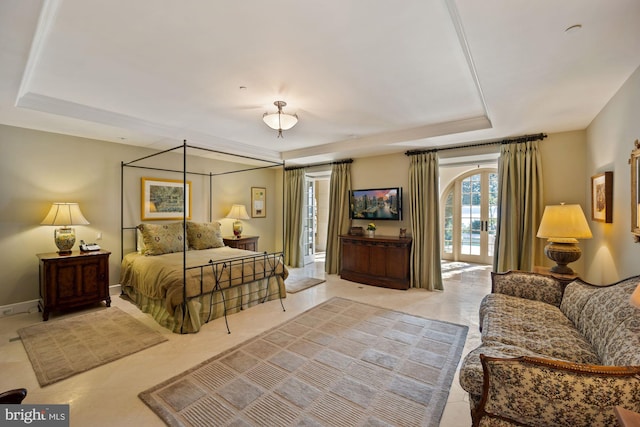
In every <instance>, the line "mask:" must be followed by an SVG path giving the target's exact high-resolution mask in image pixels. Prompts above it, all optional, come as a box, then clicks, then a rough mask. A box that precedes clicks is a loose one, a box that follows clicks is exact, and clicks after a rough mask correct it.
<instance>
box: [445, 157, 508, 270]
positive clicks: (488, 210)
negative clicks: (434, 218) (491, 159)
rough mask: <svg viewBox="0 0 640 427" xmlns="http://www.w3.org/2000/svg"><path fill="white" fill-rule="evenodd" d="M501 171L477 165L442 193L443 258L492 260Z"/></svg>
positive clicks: (486, 261) (478, 261)
mask: <svg viewBox="0 0 640 427" xmlns="http://www.w3.org/2000/svg"><path fill="white" fill-rule="evenodd" d="M497 199H498V172H497V170H496V169H494V168H486V169H474V170H473V171H471V172H467V173H465V174H463V175H461V176H460V177H458V178H457V179H456V180H455V181H454V182H453V183H452V184H451V185H449V187H448V188H447V189H446V190H445V192H444V193H443V196H442V206H443V211H444V212H443V215H442V217H443V222H444V224H443V227H442V232H443V238H442V242H443V245H442V258H443V259H447V260H454V261H465V262H474V263H480V264H491V263H492V262H493V249H494V242H495V236H496V226H497V223H498V218H497V212H498V207H497Z"/></svg>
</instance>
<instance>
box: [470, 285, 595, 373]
mask: <svg viewBox="0 0 640 427" xmlns="http://www.w3.org/2000/svg"><path fill="white" fill-rule="evenodd" d="M480 313H481V316H482V319H483V320H482V324H483V325H484V326H483V329H482V342H483V344H486V345H491V344H492V343H500V344H505V345H510V346H515V347H520V348H522V349H526V350H528V351H530V352H532V353H533V354H531V355H536V356H540V357H550V358H554V359H559V360H566V361H569V362H575V363H590V364H599V363H600V361H599V357H598V354H597V353H596V352H595V350H594V348H593V346H592V345H591V343H590V342H589V341H587V340H586V339H585V338H584V337H583V336H582V335H581V334H580V333H579V331H578V330H577V329H576V328H575V327H574V326H573V323H571V321H569V319H567V318H566V317H565V315H564V314H563V313H562V312H561V311H560V309H559V308H558V307H556V306H553V305H550V304H547V303H543V302H540V301H532V300H526V299H522V298H518V297H512V296H510V295H503V294H489V295H487V296H486V297H485V298H484V299H483V301H482V302H481V304H480ZM521 355H522V356H524V355H527V354H526V353H522V354H521Z"/></svg>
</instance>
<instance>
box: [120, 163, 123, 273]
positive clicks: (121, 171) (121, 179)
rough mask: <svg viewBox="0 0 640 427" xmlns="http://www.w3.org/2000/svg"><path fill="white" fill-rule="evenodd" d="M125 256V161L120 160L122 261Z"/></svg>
mask: <svg viewBox="0 0 640 427" xmlns="http://www.w3.org/2000/svg"><path fill="white" fill-rule="evenodd" d="M123 258H124V162H123V161H121V162H120V261H122V259H123Z"/></svg>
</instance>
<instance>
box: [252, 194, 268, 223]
mask: <svg viewBox="0 0 640 427" xmlns="http://www.w3.org/2000/svg"><path fill="white" fill-rule="evenodd" d="M266 216H267V189H266V188H264V187H251V218H265V217H266Z"/></svg>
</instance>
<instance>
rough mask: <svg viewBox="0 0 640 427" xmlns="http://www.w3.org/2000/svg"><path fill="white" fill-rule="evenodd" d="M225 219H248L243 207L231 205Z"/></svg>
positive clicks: (245, 209)
mask: <svg viewBox="0 0 640 427" xmlns="http://www.w3.org/2000/svg"><path fill="white" fill-rule="evenodd" d="M227 218H233V219H249V214H248V213H247V208H245V206H244V205H233V206H231V210H230V211H229V213H228V214H227Z"/></svg>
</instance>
